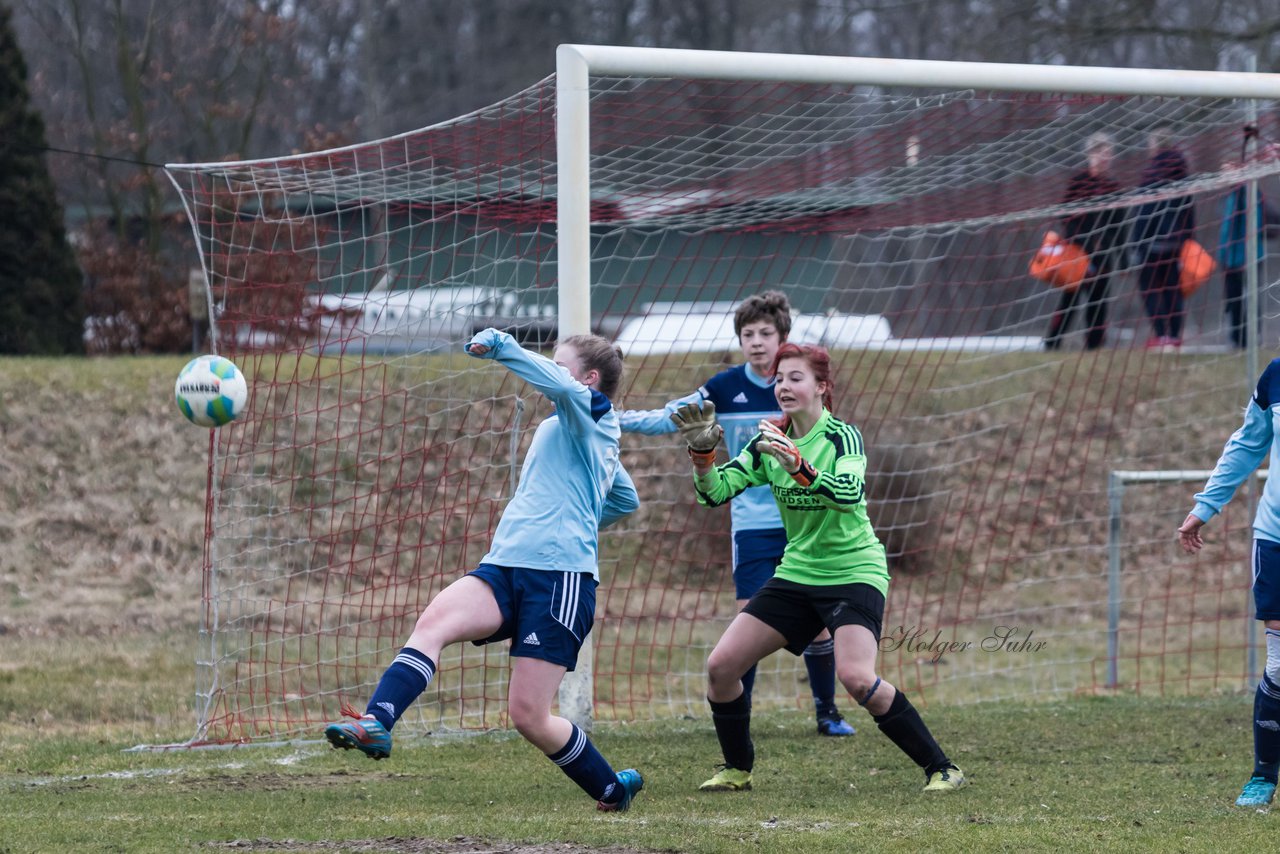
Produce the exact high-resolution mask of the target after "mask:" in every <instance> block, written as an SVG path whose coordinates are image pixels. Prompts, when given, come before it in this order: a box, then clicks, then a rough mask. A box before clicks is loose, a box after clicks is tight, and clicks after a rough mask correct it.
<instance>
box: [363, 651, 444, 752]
mask: <svg viewBox="0 0 1280 854" xmlns="http://www.w3.org/2000/svg"><path fill="white" fill-rule="evenodd" d="M435 675H436V663H435V662H434V661H432V660H431V659H429V658H427V657H426V656H425V655H423V654H422V653H420V652H418V651H417V650H416V649H410V648H409V647H407V646H406V647H405V648H404V649H402V650H400V653H399V654H398V655H397V656H396V657H395V659H394V660H393V661H392V662H391V666H390V667H388V668H387V669H386V671H384V672H383V674H382V678H381V679H380V680H378V687H377V688H375V689H374V691H373V696H372V697H370V698H369V706H368V708H366V709H365V714H367V715H373V716H374V717H375V718H377V719H378V723H380V724H382V725H383V726H384V727H386V728H387V732H390V731H391V728H392V727H393V726H395V725H396V721H398V720H400V716H401V715H403V714H404V710H405V709H407V708H409V704H410V703H412V702H413V701H414V700H416V699H418V697H419V696H420V695H421V694H422V692H423V691H425V690H427V686H428V685H430V684H431V679H432V677H434V676H435Z"/></svg>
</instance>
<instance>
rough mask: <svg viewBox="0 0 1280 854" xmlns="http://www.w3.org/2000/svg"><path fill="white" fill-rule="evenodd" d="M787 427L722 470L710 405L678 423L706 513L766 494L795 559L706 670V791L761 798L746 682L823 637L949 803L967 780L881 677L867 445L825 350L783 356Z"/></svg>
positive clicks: (880, 592) (888, 730) (863, 699)
mask: <svg viewBox="0 0 1280 854" xmlns="http://www.w3.org/2000/svg"><path fill="white" fill-rule="evenodd" d="M773 374H774V376H775V383H774V394H775V396H776V397H777V399H778V408H779V409H781V410H782V415H783V417H782V420H781V423H780V424H778V423H774V422H773V421H768V420H763V421H761V422H760V433H759V435H757V436H756V437H755V438H753V439H752V440H751V441H750V442H748V443H747V445H746V447H745V448H744V449H743V450H742V453H740V454H738V456H737V457H735V458H734V459H732V460H730V461H729V462H727V463H725V464H724V465H721V466H717V465H715V452H716V445H717V444H719V442H720V438H721V436H722V435H723V430H722V429H721V427H720V425H719V424H718V423H717V422H716V419H715V407H714V405H712V404H710V403H709V402H702V403H701V404H699V403H687V404H685V405H684V406H681V407H680V408H679V409H677V410H676V411H675V412H674V413H673V414H672V416H671V419H672V421H674V422H675V423H676V425H677V426H678V427H679V429H680V433H681V435H682V436H683V437H684V439H685V441H686V443H687V444H688V446H689V457H690V459H691V460H692V461H693V470H694V476H693V482H694V487H695V489H696V491H697V495H698V502H699V503H701V504H704V505H706V506H708V507H718V506H719V505H721V504H724V503H725V502H726V501H729V500H730V499H732V498H733V497H734V496H735V495H737V494H738V493H740V492H742V491H743V490H744V489H748V488H750V487H752V486H760V485H763V484H768V485H769V486H770V487H771V488H772V491H773V497H774V500H775V501H776V502H777V504H778V509H779V511H780V513H781V515H782V525H783V528H784V529H786V532H787V547H786V551H784V552H783V555H782V562H781V563H780V564H779V565H778V568H777V570H776V571H775V572H774V575H773V578H771V579H770V580H769V581H768V582H766V583H765V585H764V587H762V588H760V591H759V592H758V593H756V594H755V595H754V596H752V597H751V600H750V601H749V602H748V603H747V605H746V607H745V608H743V610H742V612H741V613H740V614H738V616H737V617H736V618H734V620H733V622H732V623H730V624H729V628H727V629H726V630H725V633H724V634H723V635H722V636H721V638H720V640H719V642H718V643H716V647H715V649H713V650H712V651H711V656H710V657H709V658H708V659H707V683H708V684H707V701H708V702H709V703H710V705H711V718H712V721H713V722H714V723H715V728H716V736H717V738H718V739H719V741H720V749H721V750H722V751H723V753H724V768H723V769H722V770H720V771H719V772H717V773H716V775H715V776H714V777H712V778H711V779H710V780H707V781H706V782H705V783H703V784H702V785H701V786H700V787H699V788H700V789H702V790H703V791H740V790H744V789H750V788H751V770H752V768H753V767H754V765H755V748H754V746H753V745H752V742H751V702H750V700H748V699H747V697H746V695H745V694H744V693H743V687H742V675H743V674H744V673H746V672H747V671H748V670H749V669H751V667H753V666H754V665H755V664H756V663H757V662H758V661H760V660H761V659H763V658H764V657H766V656H768V655H770V654H772V653H774V652H776V651H778V650H779V649H783V648H785V649H786V650H787V651H788V652H790V653H792V654H793V655H799V654H800V653H801V652H803V651H804V648H805V647H806V646H808V645H809V642H810V641H812V640H813V638H814V636H815V635H817V634H818V632H819V631H821V630H822V629H824V628H825V629H829V630H830V631H831V634H832V635H833V636H834V638H835V654H836V677H837V678H838V679H839V680H840V682H841V684H843V685H844V687H845V689H846V690H848V692H849V694H850V695H851V696H852V697H853V698H854V700H856V701H857V702H858V704H859V705H860V706H862V707H863V708H865V709H866V710H867V711H868V712H869V713H870V714H871V717H872V718H873V719H874V720H875V722H876V725H877V726H878V727H879V728H880V731H881V732H883V733H884V734H885V735H886V736H888V737H889V739H890V740H891V741H892V742H893V743H894V744H896V745H897V746H898V747H899V748H901V750H902V752H903V753H905V754H907V756H909V757H911V759H912V760H913V761H914V762H915V763H916V764H917V765H919V766H920V767H921V768H922V769H924V773H925V786H924V791H926V792H948V791H953V790H955V789H958V788H959V787H960V786H962V785H963V784H964V781H965V780H964V774H963V773H962V772H961V771H960V769H959V768H957V767H956V765H955V764H954V763H952V762H951V760H950V759H948V758H947V755H946V754H945V753H943V752H942V748H941V747H939V746H938V742H937V741H936V740H935V739H934V737H933V735H932V734H931V733H930V732H929V728H928V727H926V726H925V724H924V721H923V720H921V718H920V713H919V712H917V711H916V709H915V707H914V706H912V705H911V702H910V701H909V700H907V698H906V695H904V694H903V693H902V692H901V691H899V690H898V689H896V688H894V687H893V686H892V685H890V684H889V683H888V682H885V681H884V680H883V679H881V678H880V677H879V676H877V675H876V652H877V646H878V644H879V640H880V627H881V620H882V618H883V614H884V602H885V594H886V593H887V592H888V588H889V572H888V568H887V565H886V563H885V555H884V547H883V546H882V545H881V544H880V540H879V539H878V538H877V537H876V533H875V530H874V529H873V528H872V527H871V522H870V520H869V519H868V518H867V502H866V492H865V484H864V481H863V478H864V476H865V475H866V470H867V459H866V457H865V456H864V455H863V448H862V435H861V434H860V433H859V432H858V430H857V428H856V427H854V426H853V425H852V424H845V423H844V422H843V421H840V420H839V419H838V418H836V417H835V416H833V415H832V414H831V412H830V406H831V396H832V384H831V359H830V357H829V356H828V355H827V351H826V350H825V349H824V348H822V347H814V346H809V345H805V346H799V345H796V344H783V345H782V346H781V347H779V348H778V354H777V356H776V357H775V358H774V362H773Z"/></svg>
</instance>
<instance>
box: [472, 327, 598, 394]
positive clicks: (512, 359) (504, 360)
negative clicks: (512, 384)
mask: <svg viewBox="0 0 1280 854" xmlns="http://www.w3.org/2000/svg"><path fill="white" fill-rule="evenodd" d="M464 349H465V350H466V352H467V354H468V355H470V356H474V357H475V358H477V359H493V360H494V361H496V362H500V363H501V364H502V365H504V366H505V367H506V368H507V369H508V370H510V371H511V373H513V374H515V375H516V376H518V377H520V379H522V380H524V381H525V382H527V383H528V384H529V385H531V386H533V387H534V388H536V389H537V390H538V391H540V392H542V393H543V394H545V395H546V396H547V397H549V398H550V399H551V400H552V401H553V402H555V403H556V405H557V406H576V407H577V408H579V409H581V410H582V411H583V412H584V413H587V412H589V411H590V409H591V390H590V389H588V388H587V387H586V386H584V385H583V384H582V383H580V382H578V381H577V380H575V379H574V378H573V376H572V375H571V374H570V373H569V371H568V370H567V369H566V368H564V367H563V366H561V365H557V364H556V363H555V362H553V361H552V360H550V359H548V358H547V357H546V356H542V355H539V354H538V353H531V352H529V351H528V350H526V349H524V348H523V347H521V346H520V342H518V341H516V339H515V338H513V337H512V336H511V335H510V334H509V333H506V332H502V331H500V330H498V329H494V328H492V327H490V328H488V329H482V330H480V331H479V332H477V333H476V334H475V335H474V336H473V337H472V338H471V340H470V341H469V342H468V343H467V344H466V346H465V347H464Z"/></svg>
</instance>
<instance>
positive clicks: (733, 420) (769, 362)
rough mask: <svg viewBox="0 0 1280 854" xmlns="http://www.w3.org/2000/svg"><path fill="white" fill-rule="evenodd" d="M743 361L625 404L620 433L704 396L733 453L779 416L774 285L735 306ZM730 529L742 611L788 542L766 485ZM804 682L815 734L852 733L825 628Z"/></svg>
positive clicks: (782, 335) (778, 317)
mask: <svg viewBox="0 0 1280 854" xmlns="http://www.w3.org/2000/svg"><path fill="white" fill-rule="evenodd" d="M733 331H734V333H735V334H736V335H737V336H738V345H739V346H740V347H741V348H742V356H743V358H744V359H745V360H746V361H745V364H741V365H737V366H736V367H732V368H729V369H727V370H724V371H721V372H720V373H718V374H716V375H715V376H713V377H712V378H711V379H709V380H707V382H706V383H704V384H703V385H702V386H701V387H700V388H699V389H698V390H697V391H695V392H693V393H692V394H689V395H686V396H684V397H681V398H678V399H676V400H673V401H671V402H670V403H668V404H667V405H666V406H664V407H663V408H662V409H652V410H648V411H639V410H624V411H623V412H621V413H619V416H618V417H619V422H620V423H621V425H622V432H624V433H644V434H647V435H650V436H657V435H662V434H666V433H674V432H676V426H675V424H674V423H673V422H672V421H671V413H673V412H675V411H676V409H678V408H679V407H680V406H683V405H684V404H686V403H699V404H700V403H702V401H704V400H706V401H710V402H711V403H712V404H713V405H714V406H715V412H716V417H717V418H718V420H719V422H720V424H721V425H722V426H723V427H724V431H725V435H724V440H725V445H726V446H727V447H728V450H729V456H730V457H734V456H737V454H738V453H739V452H740V451H741V450H742V449H743V447H744V446H745V445H746V443H747V441H748V440H749V439H751V438H752V437H753V436H755V435H756V432H757V426H756V425H758V424H759V423H760V419H762V418H776V417H778V416H779V415H781V412H780V411H779V409H778V401H777V400H776V399H775V398H774V395H773V381H774V378H773V359H774V356H776V355H777V353H778V347H779V346H781V345H782V343H783V342H785V341H786V340H787V335H788V334H790V332H791V304H790V302H789V301H788V300H787V296H786V294H784V293H782V292H780V291H765V292H764V293H760V294H756V295H755V296H751V297H748V298H747V299H745V300H743V301H742V304H741V305H739V306H738V308H737V309H736V310H735V311H734V313H733ZM729 512H730V518H731V523H732V531H733V586H734V594H735V599H736V600H737V605H738V609H739V610H741V609H742V607H743V606H744V605H746V604H747V600H749V599H750V598H751V597H752V596H754V595H755V594H756V591H758V590H759V589H760V588H761V587H763V586H764V583H765V582H766V581H768V580H769V579H770V578H772V577H773V573H774V570H775V569H777V568H778V563H779V562H780V561H781V560H782V552H783V550H784V549H786V547H787V533H786V531H784V530H783V529H782V518H781V517H780V516H779V515H778V505H777V504H776V503H775V502H774V500H773V494H772V493H771V492H770V491H769V487H767V486H758V487H752V488H751V489H747V490H746V491H744V492H743V493H742V494H741V495H739V496H738V497H737V498H735V499H733V501H732V503H731V504H730V505H729ZM804 663H805V668H806V669H807V670H808V673H809V687H810V689H811V690H812V691H813V705H814V712H815V714H816V716H817V720H818V734H819V735H830V736H844V735H853V734H854V728H853V726H852V725H851V724H849V722H848V721H846V720H845V719H844V718H843V717H842V716H841V715H840V710H839V709H838V708H837V707H836V699H835V694H836V659H835V652H834V650H833V648H832V644H831V634H830V632H827V631H826V630H825V629H824V630H823V631H822V633H821V634H819V635H818V637H817V638H816V639H815V640H814V641H813V643H811V644H810V645H809V647H808V648H807V649H806V650H805V652H804ZM755 677H756V668H755V667H752V668H751V669H750V670H749V671H748V672H747V673H746V675H745V676H743V677H742V682H743V685H744V687H745V690H746V696H747V701H748V702H750V700H751V690H752V688H753V686H754V685H755Z"/></svg>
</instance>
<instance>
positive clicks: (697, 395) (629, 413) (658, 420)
mask: <svg viewBox="0 0 1280 854" xmlns="http://www.w3.org/2000/svg"><path fill="white" fill-rule="evenodd" d="M702 399H703V398H702V392H701V391H695V392H691V393H689V394H686V395H685V396H684V397H678V398H676V399H675V400H671V401H668V402H667V404H666V405H665V406H663V407H662V408H661V409H620V410H618V426H620V427H621V428H622V432H623V433H640V434H643V435H645V436H662V435H666V434H668V433H674V432H676V430H677V428H676V425H675V422H674V421H672V420H671V416H672V415H674V414H675V412H676V410H677V409H679V408H680V407H682V406H684V405H685V404H688V403H701V402H702Z"/></svg>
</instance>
